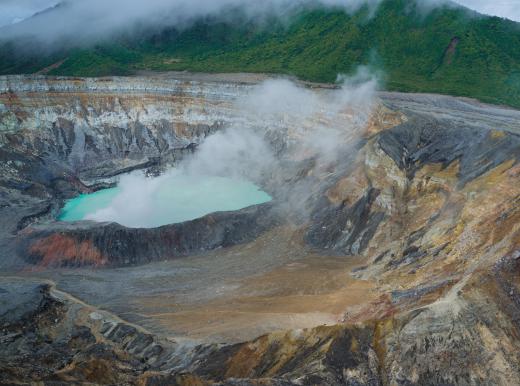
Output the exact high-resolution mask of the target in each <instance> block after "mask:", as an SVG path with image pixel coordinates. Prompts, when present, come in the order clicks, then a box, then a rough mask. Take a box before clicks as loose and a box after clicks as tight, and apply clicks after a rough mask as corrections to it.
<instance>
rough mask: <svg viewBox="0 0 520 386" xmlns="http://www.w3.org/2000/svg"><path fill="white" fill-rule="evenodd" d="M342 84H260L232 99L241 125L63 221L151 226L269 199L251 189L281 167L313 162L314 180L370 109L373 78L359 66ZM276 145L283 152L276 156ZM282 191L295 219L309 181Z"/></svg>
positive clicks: (74, 206)
mask: <svg viewBox="0 0 520 386" xmlns="http://www.w3.org/2000/svg"><path fill="white" fill-rule="evenodd" d="M341 81H342V87H340V88H338V89H318V90H316V89H311V88H307V87H305V86H302V85H301V84H297V83H294V82H292V81H289V80H286V79H272V80H267V81H265V82H263V83H261V84H259V85H258V86H256V87H254V88H252V90H251V91H250V92H249V93H248V95H246V96H245V97H241V98H240V99H239V100H237V101H236V102H235V110H236V111H237V114H238V117H237V122H241V123H237V124H236V125H233V126H230V127H227V128H225V129H223V130H221V131H218V132H216V133H214V134H213V135H210V136H209V137H207V138H206V139H205V140H204V141H203V142H202V143H201V144H200V145H199V147H198V148H197V150H196V151H195V152H194V153H193V154H192V155H191V156H189V157H187V158H185V159H184V160H183V161H181V162H180V163H179V164H178V165H176V166H175V169H173V170H170V171H168V172H167V173H165V174H163V175H161V176H160V177H156V178H147V177H146V176H145V175H144V174H143V173H132V174H130V175H125V176H123V177H122V178H121V180H120V182H119V184H118V186H117V188H115V189H110V190H107V191H103V192H97V193H96V194H95V195H93V196H91V197H89V196H82V197H80V198H78V199H76V200H75V201H73V202H69V204H68V205H69V206H68V207H66V208H65V211H64V212H63V216H62V219H63V220H68V221H74V220H80V219H89V220H95V221H115V222H119V223H121V224H123V225H126V226H130V227H152V226H159V225H164V224H168V223H173V222H179V221H186V220H190V219H194V218H197V217H200V216H203V215H205V214H208V213H211V212H214V211H227V210H237V209H241V208H244V207H247V206H250V205H254V204H259V203H263V202H266V201H269V200H270V199H271V197H270V196H269V195H268V194H267V193H265V192H263V191H261V190H259V188H258V187H257V185H260V186H262V184H263V183H264V182H265V181H269V180H271V179H276V178H277V175H278V173H280V172H281V171H282V169H283V166H282V163H283V162H285V161H287V160H291V161H292V162H299V161H302V160H305V159H313V160H314V162H313V164H314V170H313V171H312V172H311V171H309V174H311V175H314V176H317V175H319V174H320V173H321V171H322V170H328V169H330V167H331V166H332V167H334V166H335V165H336V164H337V163H338V160H339V158H340V157H341V156H342V155H344V154H345V153H346V152H349V149H350V146H352V145H353V144H354V143H355V142H356V140H357V139H358V138H359V137H360V135H361V133H362V131H363V129H364V128H365V127H366V124H367V122H368V120H369V118H370V116H371V113H372V111H373V108H374V106H375V101H376V89H377V84H378V82H377V78H376V77H375V76H374V75H373V74H371V73H370V72H369V71H368V70H367V69H365V68H361V69H360V70H359V71H358V73H357V74H356V75H355V76H353V77H343V78H342V79H341ZM273 136H274V137H276V138H278V140H277V144H273V142H272V138H273ZM280 144H284V146H285V151H284V152H283V153H282V154H275V152H274V146H275V145H280ZM327 173H328V171H327ZM255 184H256V185H255ZM281 185H284V184H283V182H282V183H281ZM282 187H283V189H285V190H286V191H287V197H286V199H283V198H282V200H281V201H282V202H280V203H279V204H278V206H279V207H280V209H281V210H285V211H287V212H297V213H299V214H302V213H303V212H304V208H303V203H304V202H305V200H306V198H307V197H308V195H309V194H310V192H311V191H312V189H311V187H310V185H309V181H308V180H306V179H305V178H303V179H301V180H299V181H297V182H292V183H291V184H290V185H288V186H282ZM285 201H287V202H288V203H289V204H288V205H285V204H284V202H285Z"/></svg>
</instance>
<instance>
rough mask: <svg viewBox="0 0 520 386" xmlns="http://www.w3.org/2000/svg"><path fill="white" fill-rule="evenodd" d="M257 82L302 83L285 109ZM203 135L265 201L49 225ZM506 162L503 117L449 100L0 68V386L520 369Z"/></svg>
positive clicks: (357, 380)
mask: <svg viewBox="0 0 520 386" xmlns="http://www.w3.org/2000/svg"><path fill="white" fill-rule="evenodd" d="M278 81H279V82H282V83H281V84H280V85H279V84H278V83H272V82H278ZM289 83H290V84H289ZM273 84H274V85H275V86H279V87H281V89H282V91H284V90H285V91H287V90H294V89H297V90H298V92H299V93H301V95H300V94H298V95H300V96H299V97H298V99H297V98H295V101H293V102H291V101H288V102H287V101H285V102H287V103H289V107H291V108H293V107H295V110H294V111H293V113H292V114H290V113H288V112H287V111H289V112H290V111H291V109H288V110H287V109H285V108H284V106H281V109H280V111H278V112H274V113H272V112H271V110H270V109H269V110H266V105H267V106H271V104H270V103H272V101H271V100H270V98H271V97H270V94H269V93H267V96H265V95H266V94H265V91H266V90H272V88H270V87H272V86H273ZM266 85H267V86H266ZM364 87H365V86H364V85H358V86H355V87H353V88H352V89H351V90H347V92H348V95H349V96H350V95H351V94H352V95H361V94H362V93H365V92H366V89H365V88H364ZM338 95H339V96H338ZM284 99H287V98H284ZM296 99H297V100H296ZM244 101H246V102H247V103H246V102H244ZM274 101H275V103H281V102H284V101H283V100H282V101H279V100H277V99H276V98H275V99H274ZM308 101H311V102H312V105H315V104H316V103H318V104H319V101H324V102H323V103H324V106H327V104H330V105H331V106H333V107H334V108H333V109H331V110H330V111H329V110H326V109H321V107H320V108H316V109H314V110H312V109H311V110H312V111H311V112H309V111H307V110H306V109H307V108H310V107H308V106H307V104H306V102H308ZM316 101H318V102H316ZM338 101H339V102H338ZM285 102H284V103H285ZM296 107H297V108H296ZM327 130H333V131H332V134H333V138H334V143H332V144H331V143H329V142H323V141H322V138H323V137H324V136H325V134H330V133H331V132H330V131H327ZM246 134H247V136H250V137H248V138H250V140H247V141H245V142H241V141H242V139H241V138H243V136H245V135H246ZM219 135H220V137H215V136H219ZM211 138H220V140H219V141H218V142H214V143H213V144H214V145H215V146H214V147H209V148H208V147H207V146H208V145H207V144H208V143H211V142H210V141H211ZM257 141H261V143H262V146H261V147H260V151H258V147H257V148H256V151H255V150H253V149H252V148H251V146H250V145H251V144H257V143H258V142H257ZM230 144H233V146H231V147H230ZM237 144H238V145H237ZM235 145H236V146H235ZM244 146H245V147H244ZM264 146H265V147H264ZM220 147H221V148H222V150H223V152H222V153H223V154H225V155H229V154H234V153H233V151H234V150H236V149H238V153H237V154H238V156H237V157H238V158H234V157H231V158H229V160H228V161H230V162H227V163H226V164H225V165H224V166H225V168H224V169H222V170H221V169H218V170H216V173H222V172H226V171H228V168H229V167H231V166H232V172H233V173H235V172H237V173H239V174H240V175H241V176H244V177H245V178H247V179H248V180H250V181H251V182H252V183H254V184H256V185H257V186H259V187H260V188H261V189H262V190H264V191H265V192H267V193H268V194H269V195H271V196H272V198H273V199H272V201H269V202H266V203H262V204H259V205H253V206H248V207H246V208H243V209H240V210H236V211H227V212H216V213H211V214H208V215H206V216H203V217H200V218H197V219H194V220H190V221H186V222H181V223H175V224H170V225H165V226H161V227H155V228H129V227H125V226H122V225H120V224H117V223H113V222H112V223H111V222H94V221H79V222H70V223H67V222H62V221H58V220H56V219H57V217H58V215H59V213H60V210H61V209H62V207H63V205H64V204H65V202H66V200H68V199H71V198H74V197H77V196H78V195H80V194H85V193H91V192H95V191H98V190H100V189H104V188H108V187H113V186H115V185H116V184H117V183H118V180H119V178H120V177H121V176H122V175H125V174H126V173H129V172H136V171H137V172H140V173H144V174H145V175H147V176H160V175H164V173H168V171H169V170H170V169H171V168H177V167H179V166H181V165H184V164H190V163H193V162H198V160H199V158H200V154H205V153H204V152H207V154H209V155H210V156H211V155H212V154H213V155H214V154H220V153H219V151H220V150H219V149H220ZM244 149H246V150H248V151H244ZM519 157H520V112H518V111H516V110H512V109H509V108H505V107H497V106H490V105H485V104H482V103H479V102H477V101H474V100H470V99H464V98H455V97H450V96H440V95H430V94H400V93H384V92H378V93H376V92H375V91H374V93H373V95H372V94H370V96H369V97H367V98H354V97H349V98H344V94H342V91H341V90H340V89H337V88H336V87H332V86H327V85H319V84H310V83H302V82H296V81H293V82H292V83H291V82H289V81H288V80H276V79H275V80H273V79H271V78H269V77H267V76H262V75H249V74H237V75H224V74H221V75H204V74H188V73H168V74H155V75H147V76H144V75H143V76H136V77H128V78H118V77H114V78H97V79H96V78H91V79H83V78H59V77H58V78H57V77H46V76H5V77H0V162H1V166H0V167H1V170H2V172H1V176H0V221H1V223H2V226H1V228H0V254H1V255H2V259H1V260H0V264H1V267H2V271H3V274H2V275H1V276H0V301H1V302H2V303H1V304H2V309H1V310H0V322H1V323H0V324H1V325H4V332H3V334H4V335H1V336H0V339H1V341H2V343H3V344H4V346H3V347H2V348H1V349H0V357H1V359H2V360H1V361H0V370H1V371H0V382H13V381H14V380H17V381H23V382H32V381H36V380H42V379H43V380H45V381H48V382H95V383H112V384H113V383H139V384H150V385H153V384H180V385H189V384H214V383H220V384H230V385H231V384H233V385H234V384H248V385H249V384H272V385H291V384H299V385H302V384H351V385H357V384H374V385H376V384H412V383H421V384H428V383H429V384H452V383H460V381H461V380H462V381H464V382H467V383H472V382H477V383H478V381H479V380H480V381H483V380H486V382H493V383H495V384H517V383H520V371H519V369H518V363H519V360H520V357H519V353H520V343H519V342H520V341H519V340H518V339H517V336H518V334H519V333H520V330H519V328H520V326H519V325H518V315H519V313H520V297H519V288H518V285H517V283H518V279H519V277H518V276H517V275H519V274H520V271H519V270H518V258H519V256H520V205H519V203H520V183H519V182H520V179H519V177H520V166H519V164H518V159H519ZM209 160H210V162H209V164H204V163H203V164H202V165H208V168H211V167H214V166H215V164H217V162H212V161H211V160H212V159H211V157H210V158H209ZM273 165H275V166H276V167H273ZM143 178H144V177H143ZM150 178H152V177H150ZM144 181H145V180H144ZM131 204H132V203H129V205H131ZM116 315H117V316H116ZM22 331H30V332H31V334H27V333H22ZM497 342H498V343H497ZM497 344H499V345H500V347H498V346H497ZM461 347H465V349H461ZM45 353H47V354H48V358H47V359H46V360H45V361H44V360H43V359H42V358H43V357H42V355H43V354H45ZM51 354H52V355H51ZM28 357H29V358H30V360H27V358H28ZM484 361H486V362H488V361H491V362H492V363H493V366H490V367H489V369H484V368H482V367H481V366H480V365H481V363H483V362H484ZM130 368H131V369H133V370H130ZM96 369H102V371H96ZM497 369H498V370H497Z"/></svg>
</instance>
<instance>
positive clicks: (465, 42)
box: [0, 0, 520, 107]
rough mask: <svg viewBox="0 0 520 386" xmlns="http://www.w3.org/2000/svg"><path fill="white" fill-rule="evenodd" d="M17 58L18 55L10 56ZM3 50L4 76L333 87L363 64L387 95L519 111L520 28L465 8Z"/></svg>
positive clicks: (204, 24) (400, 5)
mask: <svg viewBox="0 0 520 386" xmlns="http://www.w3.org/2000/svg"><path fill="white" fill-rule="evenodd" d="M11 51H12V48H11ZM11 51H9V48H8V47H4V49H3V50H1V51H0V73H17V72H35V71H38V70H41V69H42V68H45V67H48V66H49V65H50V64H51V63H54V62H59V61H60V60H64V61H63V63H62V64H61V65H60V66H58V67H56V68H51V69H50V71H49V73H50V74H54V75H75V76H101V75H122V74H131V73H134V72H136V71H139V70H156V71H168V70H191V71H203V72H235V71H244V72H267V73H283V74H290V75H295V76H297V77H299V78H302V79H306V80H312V81H320V82H334V81H335V80H336V77H337V75H338V74H339V73H351V72H352V71H354V70H355V69H356V67H357V66H359V65H361V64H364V65H369V66H372V67H374V68H376V69H378V70H381V71H382V72H383V73H384V74H385V79H384V80H385V88H387V89H390V90H400V91H416V92H438V93H446V94H452V95H463V96H471V97H476V98H479V99H481V100H483V101H486V102H491V103H503V104H508V105H511V106H515V107H520V24H519V23H515V22H511V21H508V20H505V19H500V18H496V17H480V16H478V15H476V14H475V13H472V12H470V11H468V10H466V9H464V8H449V7H440V8H437V9H434V10H432V11H430V12H427V13H425V12H422V11H421V10H420V9H418V7H417V5H416V4H415V2H414V0H384V1H383V3H382V4H381V6H380V7H379V8H378V9H377V11H376V12H375V14H373V15H369V12H368V10H367V9H361V10H360V11H358V12H357V13H356V14H354V15H347V14H346V13H344V12H342V11H340V10H330V9H329V10H305V11H302V12H300V13H299V14H297V15H294V16H293V18H292V19H291V21H290V23H284V22H282V21H277V20H268V21H264V22H263V23H261V24H254V23H242V24H240V25H237V24H236V23H233V24H231V23H226V22H221V21H208V20H206V21H201V22H199V23H197V24H195V25H193V26H192V27H191V28H189V29H187V30H184V31H176V30H174V29H170V30H165V31H161V32H160V33H154V34H148V35H141V36H140V37H139V39H137V38H134V39H129V38H125V39H119V40H118V41H117V42H110V43H103V44H99V45H97V46H95V47H93V48H89V49H76V50H72V51H63V52H61V53H55V54H53V55H52V57H49V56H45V55H40V56H38V58H37V59H34V58H32V59H30V58H28V57H27V55H26V57H23V56H22V57H21V56H20V55H15V54H13V55H11V54H10V52H11Z"/></svg>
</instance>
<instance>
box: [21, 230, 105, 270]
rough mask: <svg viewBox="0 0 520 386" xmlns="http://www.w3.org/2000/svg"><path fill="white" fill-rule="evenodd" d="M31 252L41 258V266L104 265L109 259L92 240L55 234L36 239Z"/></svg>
mask: <svg viewBox="0 0 520 386" xmlns="http://www.w3.org/2000/svg"><path fill="white" fill-rule="evenodd" d="M30 253H31V254H34V255H38V256H39V257H40V258H41V262H40V264H39V265H40V266H43V267H48V266H63V265H73V266H76V265H78V266H84V265H90V266H95V267H99V266H103V265H106V263H107V259H106V258H105V257H103V255H102V254H101V252H99V250H98V249H97V248H96V247H95V246H94V244H93V243H92V241H90V240H85V241H77V240H75V239H74V238H72V237H69V236H65V235H60V234H54V235H51V236H49V237H46V238H44V239H41V240H38V241H36V242H35V243H34V244H33V245H32V246H31V248H30Z"/></svg>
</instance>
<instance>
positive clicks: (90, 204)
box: [58, 173, 271, 228]
mask: <svg viewBox="0 0 520 386" xmlns="http://www.w3.org/2000/svg"><path fill="white" fill-rule="evenodd" d="M270 200H271V197H270V196H269V195H268V194H267V193H265V192H264V191H262V190H260V189H259V188H258V187H257V186H256V185H255V184H253V183H251V182H249V181H245V180H240V179H232V178H225V177H208V176H206V177H197V178H195V177H190V176H186V175H182V174H178V173H170V174H167V175H164V176H161V177H158V178H145V177H144V176H142V175H128V176H124V177H123V178H122V179H121V181H120V183H119V184H118V186H117V187H115V188H112V189H104V190H100V191H98V192H95V193H92V194H83V195H80V196H79V197H76V198H74V199H72V200H69V201H67V203H66V204H65V207H64V208H63V210H62V212H61V213H60V216H59V218H58V219H59V220H61V221H79V220H94V221H114V222H118V223H120V224H122V225H125V226H128V227H134V228H137V227H139V228H141V227H142V228H153V227H158V226H162V225H166V224H172V223H178V222H183V221H187V220H193V219H195V218H199V217H202V216H204V215H206V214H209V213H212V212H217V211H231V210H238V209H242V208H245V207H247V206H250V205H255V204H261V203H264V202H268V201H270Z"/></svg>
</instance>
